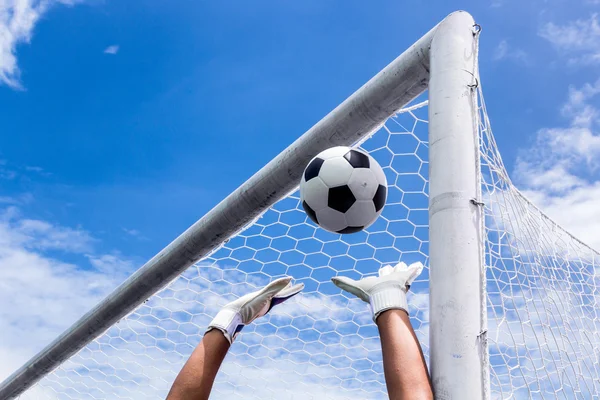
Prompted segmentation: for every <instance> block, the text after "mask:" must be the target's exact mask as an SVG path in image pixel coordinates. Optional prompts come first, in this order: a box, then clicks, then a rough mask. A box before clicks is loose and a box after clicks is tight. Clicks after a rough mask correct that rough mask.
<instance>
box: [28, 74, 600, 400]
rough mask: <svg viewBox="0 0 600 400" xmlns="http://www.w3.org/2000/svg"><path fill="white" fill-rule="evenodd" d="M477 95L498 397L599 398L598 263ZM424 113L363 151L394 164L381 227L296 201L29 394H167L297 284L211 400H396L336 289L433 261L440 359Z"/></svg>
mask: <svg viewBox="0 0 600 400" xmlns="http://www.w3.org/2000/svg"><path fill="white" fill-rule="evenodd" d="M475 82H479V80H475ZM472 95H473V101H474V102H475V103H474V104H476V108H477V113H476V114H477V117H476V121H475V122H476V124H477V129H476V131H477V133H478V139H477V142H478V151H479V164H480V165H479V168H478V170H479V174H478V177H477V179H478V181H479V184H480V186H481V193H482V195H481V198H480V199H474V200H473V202H474V205H475V206H477V207H481V208H482V210H483V213H484V216H485V218H484V221H483V226H482V233H483V241H482V244H481V251H482V254H483V256H482V257H483V259H484V260H485V268H484V276H483V277H484V278H485V286H486V289H487V294H486V297H487V299H486V300H485V301H486V305H485V308H484V309H486V310H487V330H483V331H482V332H481V333H480V337H481V338H482V340H484V341H485V340H487V348H488V352H489V356H488V357H484V360H485V362H486V365H484V366H483V369H484V371H488V370H489V379H488V381H487V382H486V385H487V386H489V392H490V396H489V397H490V398H492V399H521V398H540V399H541V398H545V399H550V398H560V399H572V398H586V399H588V398H590V399H591V398H598V396H600V381H599V380H598V376H600V304H599V302H600V290H599V289H600V274H599V263H600V255H599V254H598V253H597V252H595V251H594V250H592V249H591V248H589V247H588V246H586V245H585V244H584V243H582V242H581V241H579V240H577V239H576V238H574V237H573V236H572V235H570V234H569V233H568V232H567V231H565V230H564V229H563V228H561V227H560V226H558V225H557V224H556V223H554V222H553V221H552V220H551V219H550V218H548V217H547V216H546V215H545V214H544V213H543V212H542V211H540V210H539V209H538V208H536V207H535V205H533V204H532V203H530V202H529V201H528V200H527V199H526V198H525V197H524V196H523V195H522V194H521V193H520V192H519V191H518V189H516V188H515V186H513V184H512V183H511V181H510V179H509V176H508V173H507V171H506V169H505V167H504V165H503V163H502V159H501V157H500V153H499V151H498V147H497V146H496V143H495V141H494V137H493V135H492V131H491V128H490V123H489V120H488V117H487V113H486V109H485V105H484V102H483V97H482V94H481V88H480V87H479V88H477V89H475V88H473V90H472ZM412 104H413V105H412V106H408V107H405V108H403V109H401V110H399V111H397V112H396V113H395V114H394V115H393V116H392V117H390V118H389V119H388V120H387V121H386V122H385V124H384V125H382V126H380V127H378V128H377V129H376V130H374V131H373V132H371V134H370V135H368V137H367V138H366V139H365V140H363V141H362V142H360V143H356V144H355V145H356V146H359V147H360V148H362V149H363V150H365V151H367V152H368V153H369V154H371V155H372V156H373V157H374V158H375V159H376V160H377V161H378V162H379V163H380V164H381V166H382V167H383V169H384V171H385V173H386V176H387V180H388V183H389V188H388V198H387V203H386V206H385V207H384V209H383V212H382V214H381V217H380V218H379V219H378V220H377V221H376V222H375V224H373V225H372V226H371V227H369V228H368V229H366V230H364V231H362V232H359V233H355V234H350V235H339V234H332V233H328V232H325V231H324V230H322V229H320V228H318V227H317V226H315V225H314V223H312V222H311V220H310V219H309V218H307V216H306V214H305V213H304V212H303V211H302V206H301V204H300V202H299V194H298V192H297V191H294V192H292V193H290V194H289V195H288V196H286V197H285V198H283V199H282V200H280V201H278V202H277V203H275V204H274V205H273V206H272V207H270V208H269V209H268V210H267V211H266V212H264V213H263V214H262V215H260V216H259V217H258V218H257V219H255V220H254V221H252V222H251V223H250V224H248V225H247V226H246V227H245V228H244V229H243V230H241V231H240V232H239V233H238V234H237V235H235V236H234V237H232V238H231V239H230V240H228V241H225V242H224V243H222V244H221V245H220V246H219V247H218V248H216V249H215V250H214V251H213V252H211V253H210V254H209V255H208V256H207V257H205V258H203V259H202V260H201V261H199V262H197V263H196V264H195V265H193V266H191V267H189V268H188V269H187V270H185V271H184V272H183V273H182V274H181V275H180V276H178V277H177V278H176V279H174V280H173V281H171V282H170V283H169V284H168V285H167V286H166V287H165V288H164V289H162V290H161V291H159V292H157V293H156V294H155V295H153V296H152V297H150V298H149V299H148V300H147V301H145V302H144V303H143V304H141V305H139V306H138V307H137V308H135V309H134V310H133V311H132V312H131V313H129V314H128V315H127V316H126V317H124V318H122V319H121V320H120V321H119V322H118V323H115V324H114V325H113V326H111V327H110V328H109V329H108V330H107V331H105V332H104V333H103V334H102V335H101V336H99V337H97V338H96V339H94V340H93V341H91V342H89V343H88V344H87V345H86V346H85V347H84V348H82V349H81V350H80V351H78V352H77V353H76V354H75V355H73V356H72V357H70V358H69V359H68V360H66V361H65V362H63V363H62V364H61V365H60V366H59V367H58V368H56V369H54V370H53V371H50V372H49V373H48V374H46V375H45V376H44V377H43V378H42V379H41V380H39V381H38V382H37V383H36V384H35V385H33V386H32V387H31V388H30V389H29V390H28V391H26V392H25V393H23V394H22V395H21V396H20V397H19V398H21V399H23V400H24V399H36V400H37V399H159V398H164V397H165V396H166V394H167V392H168V390H169V388H170V386H171V384H172V382H173V380H174V379H175V376H176V375H177V373H178V372H179V370H180V369H181V367H182V366H183V364H184V362H185V361H186V360H187V358H188V357H189V355H190V354H191V352H192V350H193V349H194V347H195V346H196V345H197V344H198V343H199V341H200V340H201V338H202V334H203V332H204V331H205V329H206V327H207V325H208V323H209V322H210V321H211V319H212V317H213V316H214V315H215V314H216V313H217V312H218V310H219V309H220V308H221V307H222V306H223V305H224V304H226V303H228V302H230V301H231V300H233V299H235V298H237V297H239V296H240V295H242V294H245V293H248V292H250V291H252V290H256V289H257V288H259V287H261V286H263V285H265V284H266V283H268V282H270V281H271V280H273V279H275V278H278V277H282V276H285V275H289V276H292V277H293V278H294V280H295V282H302V283H304V285H305V289H304V291H303V292H302V294H301V295H298V296H295V297H294V298H293V299H291V300H290V301H288V302H286V303H285V304H284V305H281V306H279V307H276V308H274V309H273V310H272V312H271V313H270V314H267V316H265V317H263V318H260V319H258V320H256V321H255V322H253V323H252V324H251V325H249V326H246V327H245V328H244V330H243V331H242V334H241V335H239V336H238V338H237V340H236V341H235V342H234V344H233V345H232V347H231V349H230V351H229V353H228V355H227V357H226V359H225V362H224V364H223V366H222V368H221V370H220V372H219V374H218V376H217V379H216V382H215V386H214V389H213V395H212V398H215V399H219V398H225V397H226V396H228V397H232V398H240V399H269V398H275V399H292V398H295V399H297V398H303V399H304V398H306V399H350V398H355V399H365V398H381V399H383V398H386V397H387V393H386V387H385V381H384V375H383V365H382V359H381V347H380V342H379V335H378V332H377V328H376V326H375V325H374V323H373V322H372V320H371V314H370V311H369V310H368V307H367V306H366V305H365V304H364V303H363V302H362V301H361V300H359V299H357V298H354V297H352V296H349V295H347V294H346V293H344V292H342V291H341V290H340V289H339V288H337V287H336V286H335V285H333V284H332V283H331V280H330V279H331V278H332V277H334V276H336V275H338V274H339V275H344V276H349V277H352V278H355V279H359V278H361V277H364V276H368V275H372V274H374V273H376V271H377V270H378V269H379V267H381V266H382V265H385V264H395V263H397V262H398V261H400V260H402V261H405V262H406V263H412V262H416V261H420V262H422V263H423V264H424V265H425V266H426V268H425V269H424V271H423V273H422V274H421V276H420V277H419V278H418V279H417V281H415V283H414V284H413V285H412V287H411V289H410V292H409V295H408V303H409V308H410V317H411V322H412V324H413V327H414V329H415V332H416V334H417V337H418V339H419V341H420V343H421V346H422V347H423V351H424V354H425V358H426V359H427V361H428V362H429V358H430V348H429V331H430V324H429V322H430V318H431V317H430V307H429V175H428V171H429V145H428V104H427V100H426V97H420V98H417V99H416V100H415V101H414V102H413V103H412ZM473 301H479V299H473ZM487 363H489V365H487Z"/></svg>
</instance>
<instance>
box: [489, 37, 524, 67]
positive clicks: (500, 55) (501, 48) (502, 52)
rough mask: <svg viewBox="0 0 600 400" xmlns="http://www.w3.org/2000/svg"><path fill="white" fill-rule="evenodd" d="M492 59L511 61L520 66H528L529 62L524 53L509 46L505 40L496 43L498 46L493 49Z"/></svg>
mask: <svg viewBox="0 0 600 400" xmlns="http://www.w3.org/2000/svg"><path fill="white" fill-rule="evenodd" d="M492 58H493V59H494V60H496V61H500V60H512V61H515V62H518V63H521V64H529V62H530V60H529V56H528V55H527V53H525V51H523V50H521V49H518V48H514V47H512V46H510V45H509V44H508V42H507V41H506V40H502V41H500V43H498V46H496V49H494V54H493V55H492Z"/></svg>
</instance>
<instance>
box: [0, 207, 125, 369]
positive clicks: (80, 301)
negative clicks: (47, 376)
mask: <svg viewBox="0 0 600 400" xmlns="http://www.w3.org/2000/svg"><path fill="white" fill-rule="evenodd" d="M20 214H21V213H20V212H19V210H18V209H16V208H14V207H10V208H6V209H4V210H3V211H2V212H1V213H0V304H2V305H3V306H2V307H0V359H1V360H2V361H3V362H2V363H0V364H1V365H0V380H2V379H3V378H4V377H6V376H7V375H9V374H10V373H11V372H12V371H14V369H16V368H18V367H19V366H20V365H21V364H23V363H24V362H25V361H27V359H28V358H30V357H31V356H33V355H34V354H35V352H37V351H39V350H41V348H42V347H43V346H45V345H46V344H47V343H48V342H49V341H50V340H52V339H54V338H55V337H56V336H57V335H58V334H59V333H61V332H62V331H63V330H64V329H66V328H67V327H68V326H69V325H70V324H72V323H73V322H75V320H76V319H77V318H79V317H80V316H81V315H83V313H85V312H86V311H88V310H89V309H90V308H91V307H92V306H93V305H95V304H96V303H97V302H98V301H99V300H100V299H101V298H102V297H103V296H105V295H106V294H107V293H108V292H109V291H110V290H111V289H113V288H114V287H116V285H117V284H118V283H120V282H121V281H122V280H123V279H124V278H125V277H126V276H127V275H128V274H129V273H131V271H132V270H131V262H129V261H127V260H126V259H125V258H124V257H120V256H119V255H118V254H111V255H96V256H90V263H91V265H92V268H89V267H87V268H80V267H78V266H77V265H74V264H71V263H66V262H63V261H60V260H57V259H55V258H52V257H49V256H47V255H45V250H54V249H60V250H62V251H65V252H74V253H80V252H83V251H87V250H90V241H91V235H90V234H89V233H87V232H84V231H82V230H81V229H72V228H69V227H64V226H59V225H54V224H51V223H49V222H46V221H39V220H32V219H25V218H22V217H21V216H20Z"/></svg>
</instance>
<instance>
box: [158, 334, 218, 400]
mask: <svg viewBox="0 0 600 400" xmlns="http://www.w3.org/2000/svg"><path fill="white" fill-rule="evenodd" d="M229 346H230V344H229V342H228V341H227V339H225V336H223V333H221V332H220V331H219V330H216V329H213V330H211V331H209V332H207V333H206V334H205V335H204V338H202V341H201V342H200V344H198V346H197V347H196V349H195V350H194V351H193V353H192V355H191V356H190V358H189V359H188V361H187V362H186V363H185V365H184V366H183V368H182V369H181V371H180V372H179V375H177V378H176V379H175V382H174V383H173V387H171V390H170V391H169V394H168V395H167V400H205V399H208V397H209V396H210V391H211V389H212V386H213V382H214V380H215V377H216V376H217V372H218V371H219V367H220V366H221V363H222V362H223V359H224V358H225V355H226V354H227V351H228V350H229Z"/></svg>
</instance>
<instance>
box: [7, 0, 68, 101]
mask: <svg viewBox="0 0 600 400" xmlns="http://www.w3.org/2000/svg"><path fill="white" fill-rule="evenodd" d="M78 2H80V1H79V0H19V1H2V2H0V84H5V85H7V86H9V87H11V88H13V89H22V88H23V87H22V85H21V82H20V80H19V78H20V75H21V71H20V70H19V66H18V63H17V56H16V48H17V46H18V45H19V44H23V43H29V42H30V40H31V37H32V35H33V30H34V28H35V25H36V24H37V22H38V20H39V19H40V18H41V17H42V15H44V14H45V13H46V12H47V11H48V9H49V8H51V7H52V6H54V5H56V4H64V5H73V4H75V3H78Z"/></svg>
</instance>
